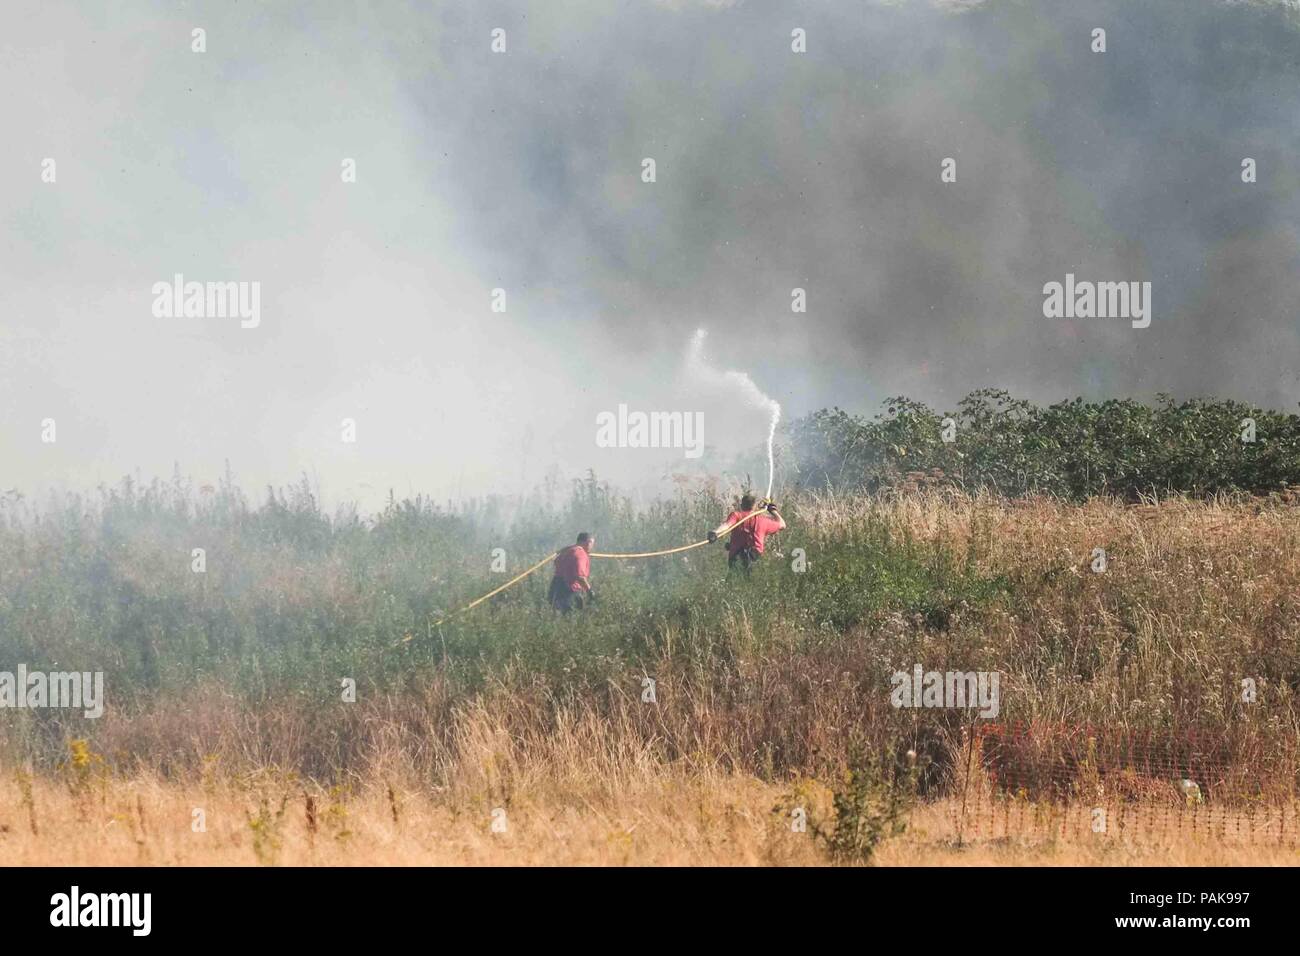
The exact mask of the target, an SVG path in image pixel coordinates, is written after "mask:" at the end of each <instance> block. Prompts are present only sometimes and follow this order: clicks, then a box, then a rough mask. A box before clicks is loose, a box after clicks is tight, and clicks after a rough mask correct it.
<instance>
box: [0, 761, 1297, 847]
mask: <svg viewBox="0 0 1300 956" xmlns="http://www.w3.org/2000/svg"><path fill="white" fill-rule="evenodd" d="M788 790H789V788H782V787H780V786H778V785H775V784H770V783H763V782H760V781H758V780H756V779H754V778H751V777H741V776H712V775H681V774H674V773H671V772H666V773H664V774H662V775H660V776H657V777H654V776H651V777H644V778H640V779H636V780H630V781H627V782H626V783H625V784H624V785H622V786H621V787H620V788H618V789H615V790H611V789H609V788H608V787H603V786H600V787H596V788H595V789H593V790H591V791H590V792H582V791H579V790H573V789H563V788H557V787H551V788H543V789H541V790H540V791H539V792H538V793H537V794H528V793H517V794H515V795H514V797H513V798H512V799H511V800H510V802H509V804H508V805H507V806H506V807H504V809H505V824H506V829H505V831H504V832H493V830H492V820H493V817H492V811H493V810H494V809H496V807H494V806H493V805H492V804H491V803H490V802H481V801H458V800H452V799H449V798H448V795H447V794H442V793H434V792H431V791H428V790H423V791H421V790H410V789H407V788H406V787H404V786H397V785H394V786H393V787H392V790H391V793H390V790H389V787H388V785H386V784H381V785H377V786H372V787H368V788H366V789H364V790H361V791H358V792H356V793H352V792H348V791H347V790H346V789H338V788H335V789H332V790H322V789H320V788H316V787H312V786H307V787H305V788H304V787H301V786H299V785H297V784H296V783H295V782H293V781H287V780H285V779H283V778H279V777H277V776H276V775H274V774H265V775H255V776H253V777H250V778H247V779H244V780H240V781H234V780H225V781H221V782H209V783H208V784H206V785H205V784H203V783H200V782H196V783H194V784H191V785H180V784H169V783H165V782H162V781H159V780H157V779H156V778H149V777H140V778H138V779H134V780H127V781H123V780H114V781H111V782H108V783H106V785H104V786H101V787H96V788H94V790H93V792H91V793H90V794H81V795H78V794H74V793H72V792H70V791H69V789H68V788H67V787H66V786H62V785H61V784H59V783H58V782H55V781H48V780H38V781H36V782H35V784H34V786H33V790H32V802H33V803H34V804H35V808H36V819H37V821H38V823H37V825H38V832H37V833H35V834H34V833H32V831H31V827H30V825H29V821H28V819H27V812H26V808H25V806H24V798H23V796H22V793H21V792H20V789H19V787H18V786H17V785H16V784H15V782H14V781H13V779H12V776H10V777H9V778H8V779H6V780H5V781H4V782H3V783H2V784H0V859H2V860H3V861H4V863H5V864H6V865H18V866H40V865H52V864H59V865H68V864H71V865H86V866H123V865H127V866H129V865H180V866H185V865H216V866H253V865H325V866H352V865H356V866H361V865H384V866H416V865H491V866H516V865H601V866H605V865H616V866H621V865H637V866H640V865H647V866H658V865H735V866H755V865H789V866H805V865H821V864H825V863H826V862H827V860H826V857H825V856H824V855H823V854H822V853H821V852H820V850H819V849H818V847H817V845H816V843H815V842H814V840H813V838H812V837H811V836H810V835H809V834H807V833H796V832H793V831H792V830H791V828H790V825H789V822H788V818H787V817H785V816H783V815H782V814H780V813H778V812H775V811H774V808H775V807H776V806H777V804H778V803H779V802H780V801H781V800H782V798H783V797H784V796H785V795H786V794H787V793H788ZM309 798H310V807H311V809H310V814H309V809H308V807H309ZM394 808H396V809H394ZM196 809H201V810H202V811H203V814H204V824H205V828H206V829H205V830H204V831H203V832H197V831H195V830H194V829H193V826H194V820H195V817H194V811H195V810H196ZM281 809H282V810H283V814H282V815H280V811H281ZM958 809H959V807H958V804H957V802H955V801H952V800H944V801H939V802H937V803H933V804H929V805H926V806H924V807H922V808H920V809H919V810H917V811H916V812H915V813H914V814H913V815H912V818H911V820H910V827H909V830H908V832H907V833H906V834H905V835H904V836H902V837H899V838H897V839H895V840H893V841H891V842H889V843H886V844H885V845H884V847H883V848H882V849H881V850H880V852H879V853H878V854H877V857H876V860H875V862H876V863H877V864H878V865H885V866H893V865H910V866H917V865H943V866H986V865H998V866H1002V865H1037V866H1043V865H1047V866H1051V865H1060V866H1073V865H1099V866H1103V865H1120V866H1145V865H1151V866H1157V865H1158V866H1170V865H1174V866H1193V865H1210V866H1217V865H1242V864H1251V865H1296V864H1298V863H1300V853H1298V852H1297V851H1296V850H1295V849H1294V848H1282V847H1277V846H1268V845H1254V846H1250V845H1235V844H1231V843H1225V842H1222V841H1219V840H1217V839H1214V838H1213V837H1212V836H1210V835H1202V836H1200V837H1192V836H1188V835H1184V836H1183V837H1181V838H1179V839H1177V840H1176V841H1163V842H1162V841H1155V842H1151V841H1128V840H1124V839H1119V838H1110V837H1102V836H1096V835H1093V834H1090V833H1087V832H1086V827H1085V826H1084V825H1082V820H1080V821H1079V822H1080V824H1081V825H1080V826H1074V827H1071V828H1070V829H1069V832H1068V833H1067V834H1066V835H1065V836H1061V835H1060V834H1059V833H1055V834H1053V835H1052V836H1050V837H1048V836H1045V835H1044V834H1042V833H1038V834H1026V835H1019V834H1013V835H1011V836H998V837H992V838H991V837H983V836H981V835H980V834H978V833H973V834H972V833H969V832H968V833H966V834H965V838H964V840H963V841H962V843H961V844H960V845H959V844H958V840H957V831H956V825H955V824H956V820H957V818H958V815H959V814H958Z"/></svg>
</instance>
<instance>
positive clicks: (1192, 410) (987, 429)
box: [791, 389, 1300, 501]
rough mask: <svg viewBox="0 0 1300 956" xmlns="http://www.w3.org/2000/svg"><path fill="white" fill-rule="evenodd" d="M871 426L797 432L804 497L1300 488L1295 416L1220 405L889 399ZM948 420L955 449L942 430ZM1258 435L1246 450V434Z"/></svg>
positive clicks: (997, 394)
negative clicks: (944, 489)
mask: <svg viewBox="0 0 1300 956" xmlns="http://www.w3.org/2000/svg"><path fill="white" fill-rule="evenodd" d="M886 406H887V408H886V411H885V413H884V414H882V415H877V416H875V417H874V418H872V419H867V418H864V417H861V416H857V415H850V414H849V413H847V412H844V411H842V410H841V409H838V408H836V409H826V410H822V411H820V412H816V413H814V414H812V415H809V416H807V417H805V418H803V419H800V420H799V421H797V422H795V423H794V424H793V426H792V428H791V451H792V454H793V458H794V465H795V466H796V468H797V469H798V473H799V480H800V483H801V484H802V485H803V486H804V487H826V486H830V487H837V488H859V487H862V488H867V489H868V490H875V489H878V488H883V487H892V486H896V485H900V484H905V483H908V481H909V478H910V479H911V482H913V483H915V482H917V481H920V482H922V483H926V484H935V483H946V484H953V485H956V486H958V487H961V488H965V489H967V490H972V491H973V490H977V489H984V490H988V491H993V492H996V493H999V494H1010V495H1020V494H1025V493H1028V492H1033V493H1042V494H1050V495H1056V496H1059V497H1062V498H1068V499H1071V500H1075V501H1079V500H1083V499H1085V498H1089V497H1094V496H1098V495H1103V496H1116V497H1121V498H1125V499H1127V500H1136V499H1137V498H1138V497H1140V496H1142V495H1147V496H1151V495H1157V496H1163V495H1166V494H1171V493H1183V494H1190V495H1208V494H1214V493H1216V492H1225V491H1226V492H1236V491H1241V492H1249V493H1252V494H1267V493H1269V492H1277V491H1280V490H1282V489H1284V488H1287V487H1288V486H1290V485H1294V484H1300V416H1296V415H1293V414H1284V413H1282V412H1276V411H1268V410H1265V409H1260V408H1253V407H1251V406H1249V405H1244V404H1242V403H1240V402H1233V401H1226V400H1222V399H1194V400H1191V401H1185V402H1179V403H1175V402H1174V401H1173V400H1172V399H1170V398H1168V397H1167V396H1161V397H1160V399H1159V400H1158V402H1157V403H1156V404H1155V405H1154V406H1152V405H1144V404H1142V403H1141V402H1137V401H1134V400H1132V399H1109V400H1107V401H1104V402H1085V401H1084V400H1083V399H1081V398H1076V399H1073V400H1071V401H1066V402H1058V403H1056V404H1054V405H1049V406H1047V407H1046V408H1042V407H1039V406H1036V405H1033V404H1031V403H1029V402H1027V401H1023V400H1019V399H1014V398H1012V397H1011V396H1010V395H1008V394H1007V393H1006V392H1004V391H1001V390H997V389H982V390H980V391H976V392H972V393H971V394H970V395H968V396H966V398H964V399H962V401H961V402H960V403H958V405H957V409H956V410H955V411H952V412H936V411H932V410H931V409H930V408H928V407H927V406H925V405H923V404H922V403H920V402H915V401H912V400H910V399H906V398H895V399H890V400H889V401H888V402H887V403H886ZM949 418H951V419H952V421H953V423H954V424H955V429H953V428H951V427H950V429H949V435H950V437H951V439H952V440H951V441H944V421H945V419H949ZM1246 419H1251V420H1253V422H1254V425H1255V435H1254V441H1243V440H1242V435H1243V432H1244V431H1245V429H1246V427H1247V426H1246V425H1244V424H1243V423H1244V422H1245V420H1246Z"/></svg>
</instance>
